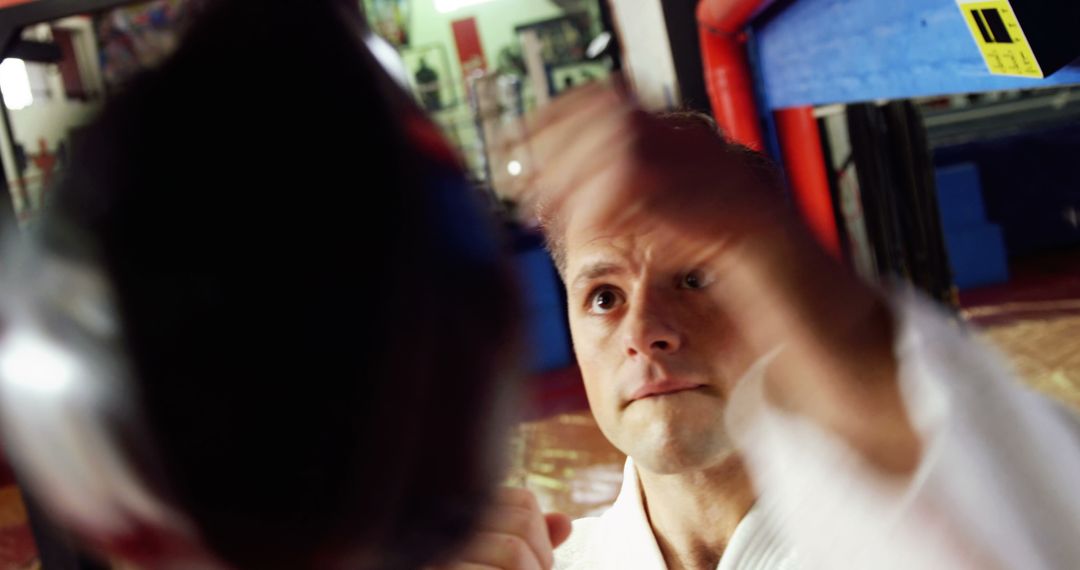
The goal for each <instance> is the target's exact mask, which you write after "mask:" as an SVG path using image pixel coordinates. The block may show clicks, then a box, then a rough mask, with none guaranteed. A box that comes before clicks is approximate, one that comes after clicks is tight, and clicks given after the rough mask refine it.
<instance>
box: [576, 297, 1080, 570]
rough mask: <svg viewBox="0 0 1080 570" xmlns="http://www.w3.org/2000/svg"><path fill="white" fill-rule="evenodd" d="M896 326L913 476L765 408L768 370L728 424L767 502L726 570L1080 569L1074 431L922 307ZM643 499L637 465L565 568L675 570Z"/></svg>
mask: <svg viewBox="0 0 1080 570" xmlns="http://www.w3.org/2000/svg"><path fill="white" fill-rule="evenodd" d="M894 313H895V316H896V319H897V324H898V328H897V333H898V334H897V341H896V349H895V350H896V355H897V358H898V362H899V379H900V387H901V392H902V394H903V397H904V401H905V405H906V406H907V410H908V413H909V415H910V417H911V419H912V422H913V424H914V425H915V428H916V429H917V431H918V432H919V434H920V436H921V437H922V439H923V445H924V452H923V457H922V458H921V460H920V464H919V467H918V468H917V470H916V472H915V473H914V475H913V476H911V477H909V478H905V479H903V480H893V479H890V478H888V477H886V476H883V475H882V474H881V473H880V472H878V471H876V470H874V469H873V468H872V467H871V466H869V465H867V464H865V463H863V462H862V460H861V458H860V457H858V456H857V455H856V454H855V453H854V452H853V451H852V450H850V449H848V448H847V447H846V446H845V445H844V444H843V442H841V441H838V440H837V439H836V438H835V437H834V436H832V435H831V434H830V433H826V432H825V431H823V430H822V429H820V428H819V427H818V426H817V425H815V424H813V423H811V422H809V421H807V420H805V419H803V418H801V417H796V416H792V415H789V414H785V413H783V412H780V411H778V410H777V409H775V408H772V407H770V406H769V405H768V403H767V402H766V400H765V399H764V395H763V391H762V387H763V374H762V372H763V371H764V368H765V366H767V362H766V361H764V360H763V361H762V362H759V363H758V364H757V365H755V366H754V367H753V368H752V369H751V370H750V371H749V372H748V373H747V376H746V377H745V378H744V379H743V380H742V381H741V382H740V383H739V386H738V388H737V389H736V390H735V392H734V393H733V394H732V397H731V401H730V402H729V404H728V410H727V423H728V428H729V431H730V432H731V435H732V436H733V437H734V439H735V441H736V442H737V444H738V446H739V448H740V450H741V452H742V453H743V455H744V457H745V459H746V461H747V465H748V467H749V470H750V474H751V477H752V478H753V480H754V485H755V487H756V488H758V489H760V490H761V498H760V499H759V501H758V504H757V505H755V507H754V509H753V510H752V511H751V512H750V514H748V515H747V516H746V518H744V519H743V521H742V522H741V523H740V524H739V526H738V527H737V529H736V532H735V535H734V536H733V537H732V540H731V543H730V545H729V546H728V549H727V551H726V552H725V553H724V556H723V558H722V559H721V561H720V567H719V568H720V570H742V569H751V568H753V569H758V568H761V569H764V568H775V569H789V568H827V569H834V568H839V569H844V568H852V569H866V568H873V569H875V570H876V569H891V568H897V569H901V568H902V569H913V568H916V569H920V570H922V569H938V568H941V569H949V570H956V569H969V568H970V569H976V568H978V569H998V568H1001V569H1004V568H1010V569H1019V570H1038V569H1069V568H1080V423H1078V422H1077V419H1076V418H1075V417H1073V416H1071V415H1070V414H1069V413H1068V412H1066V411H1064V410H1063V409H1062V408H1059V407H1058V406H1056V405H1055V404H1053V403H1052V402H1050V401H1048V400H1046V399H1044V398H1042V397H1040V396H1038V395H1036V394H1034V393H1032V392H1030V391H1028V390H1026V389H1024V388H1023V387H1021V386H1020V385H1019V384H1018V383H1016V382H1015V380H1014V379H1013V377H1012V376H1011V374H1010V373H1009V372H1008V370H1009V368H1008V367H1007V366H1006V365H1005V364H1004V363H1003V362H1002V361H1001V360H1000V359H999V357H998V356H997V355H995V354H994V353H993V352H992V351H990V350H988V349H986V348H985V347H983V346H981V345H979V344H978V343H977V342H975V341H973V340H971V339H970V338H968V337H967V336H966V334H965V332H964V331H963V330H962V329H961V328H960V327H959V326H957V325H954V324H952V323H950V322H949V321H948V320H947V319H946V318H944V317H943V316H942V315H940V314H938V313H937V311H936V310H935V309H933V308H932V307H930V306H929V304H928V303H926V302H925V301H922V300H920V299H918V298H917V297H916V296H915V295H913V294H904V295H899V296H897V297H896V298H895V300H894ZM639 485H640V484H639V482H638V480H637V477H636V474H635V472H634V470H633V467H632V463H630V462H628V463H627V469H626V481H625V482H624V485H623V488H622V491H621V492H620V494H619V498H618V500H617V501H616V503H615V505H614V506H613V507H612V508H611V509H610V510H609V511H608V512H607V513H605V514H604V515H603V516H601V517H599V518H596V519H585V520H581V521H577V522H576V523H575V525H574V534H573V535H571V538H570V540H568V541H567V543H566V545H565V546H563V547H561V548H560V549H559V550H557V551H556V558H557V563H556V568H560V569H563V568H593V569H605V568H612V569H614V568H620V569H631V570H633V569H657V570H659V569H663V568H665V566H664V562H663V559H662V557H661V555H660V551H659V548H658V547H657V546H656V541H655V539H654V538H653V536H652V533H651V530H650V527H649V523H648V518H647V515H646V513H645V510H644V506H643V505H642V502H641V490H640V486H639ZM766 521H767V523H768V524H766Z"/></svg>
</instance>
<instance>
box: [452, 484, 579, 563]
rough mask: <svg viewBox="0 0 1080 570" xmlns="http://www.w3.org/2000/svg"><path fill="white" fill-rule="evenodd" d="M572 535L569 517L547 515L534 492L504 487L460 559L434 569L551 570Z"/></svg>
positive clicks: (554, 514)
mask: <svg viewBox="0 0 1080 570" xmlns="http://www.w3.org/2000/svg"><path fill="white" fill-rule="evenodd" d="M569 536H570V519H569V518H568V517H567V516H566V515H563V514H556V513H551V514H547V515H545V514H544V513H542V512H541V511H540V505H539V504H538V503H537V502H536V497H535V496H533V494H532V493H530V492H529V491H526V490H525V489H518V488H513V487H503V488H502V489H500V490H499V492H498V494H497V496H496V500H495V504H494V505H492V507H491V509H490V510H489V511H488V513H487V515H485V516H484V518H483V520H481V521H480V525H479V527H478V529H477V531H476V534H475V535H473V537H472V539H471V540H469V542H468V543H467V544H466V545H465V547H464V548H463V549H462V551H461V553H460V554H459V555H458V557H457V558H456V559H455V560H453V561H451V562H450V563H448V564H446V565H443V566H438V567H437V568H435V569H432V570H493V569H500V570H548V569H550V568H551V567H552V566H553V565H554V563H555V557H554V552H553V551H554V549H555V547H557V546H559V545H560V544H562V543H563V542H564V541H565V540H566V539H567V538H568V537H569Z"/></svg>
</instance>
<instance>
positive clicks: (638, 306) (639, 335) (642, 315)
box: [626, 293, 682, 356]
mask: <svg viewBox="0 0 1080 570" xmlns="http://www.w3.org/2000/svg"><path fill="white" fill-rule="evenodd" d="M661 297H662V296H660V295H656V294H650V293H644V294H639V295H636V298H635V299H633V300H631V307H630V312H629V314H628V315H627V318H628V321H629V322H627V334H626V353H627V355H629V356H638V355H645V356H656V355H659V354H665V353H672V352H675V351H677V350H679V348H680V347H681V346H682V337H681V335H680V334H679V332H678V331H677V330H676V329H675V328H674V327H673V326H671V322H670V319H671V317H672V316H673V315H671V314H670V311H668V310H666V309H665V304H664V302H663V300H662V298H661Z"/></svg>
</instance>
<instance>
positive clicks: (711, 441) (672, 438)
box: [620, 425, 735, 475]
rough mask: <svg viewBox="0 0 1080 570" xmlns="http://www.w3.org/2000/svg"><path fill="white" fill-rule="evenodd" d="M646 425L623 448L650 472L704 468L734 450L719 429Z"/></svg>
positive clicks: (676, 471)
mask: <svg viewBox="0 0 1080 570" xmlns="http://www.w3.org/2000/svg"><path fill="white" fill-rule="evenodd" d="M650 427H651V428H652V429H649V430H646V431H645V432H644V433H639V434H637V437H632V438H630V440H629V441H628V445H626V446H625V447H626V449H623V451H624V452H625V453H626V454H627V455H629V456H630V457H632V458H633V459H634V463H635V464H637V465H640V466H641V467H642V468H643V469H646V470H648V471H650V472H652V473H656V474H659V475H667V474H671V475H673V474H677V473H688V472H692V471H697V470H703V469H708V468H710V467H713V466H715V465H717V464H718V463H721V462H723V461H724V460H725V459H727V458H728V457H730V456H731V455H732V454H734V453H735V447H734V445H733V444H732V443H731V440H730V439H729V438H728V436H727V434H726V433H724V432H723V431H721V430H702V431H698V432H691V433H686V432H683V431H680V430H679V429H677V428H676V429H663V427H662V426H657V425H654V426H650ZM620 447H622V446H620Z"/></svg>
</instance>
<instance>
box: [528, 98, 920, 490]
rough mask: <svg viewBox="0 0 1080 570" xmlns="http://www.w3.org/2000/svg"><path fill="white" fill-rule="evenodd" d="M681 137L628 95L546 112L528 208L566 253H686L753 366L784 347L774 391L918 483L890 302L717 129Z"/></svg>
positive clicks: (537, 128) (532, 137)
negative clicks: (603, 244) (667, 242)
mask: <svg viewBox="0 0 1080 570" xmlns="http://www.w3.org/2000/svg"><path fill="white" fill-rule="evenodd" d="M683 122H684V123H687V124H683V125H680V124H673V123H672V122H671V121H665V120H662V119H659V118H657V117H655V116H651V115H648V114H647V113H645V112H643V111H641V110H640V109H638V108H637V107H636V106H635V105H634V104H633V102H632V101H631V100H630V99H629V98H628V97H627V96H625V95H624V94H622V93H621V92H620V91H618V90H616V89H611V88H609V87H605V86H589V87H585V88H583V89H580V90H577V91H575V92H571V93H570V94H568V95H566V96H564V97H562V98H560V99H558V100H557V101H555V102H554V103H553V104H551V105H549V106H548V107H546V108H544V109H543V110H542V111H541V112H540V113H539V114H538V115H537V117H535V118H534V119H533V120H532V122H531V124H530V125H529V129H528V130H529V137H528V139H527V140H525V141H522V144H523V146H525V147H527V152H528V154H529V155H530V156H531V162H532V170H533V172H530V173H527V174H529V175H530V184H528V185H527V190H526V192H525V194H524V195H522V196H520V197H519V200H521V201H522V202H523V203H525V204H526V205H528V206H530V207H531V208H533V209H534V211H535V212H536V213H537V216H538V217H539V218H540V219H541V221H542V222H543V223H545V224H546V225H547V229H548V232H549V234H550V235H554V236H555V237H556V238H557V239H563V240H564V241H574V240H575V238H576V239H577V241H579V242H582V243H584V241H583V240H587V239H590V238H592V237H598V236H611V235H621V234H630V235H633V234H638V235H640V234H643V233H645V232H649V231H652V230H654V229H656V228H663V229H665V230H666V231H669V232H674V233H675V235H677V236H678V239H676V240H672V247H671V248H670V250H666V251H665V256H670V257H672V258H674V259H677V260H678V261H679V262H681V263H685V264H686V265H687V266H688V267H693V266H698V265H703V264H707V265H709V266H710V267H713V268H715V270H716V273H717V275H718V278H717V283H716V286H715V287H711V288H710V290H711V291H713V294H715V295H717V296H718V298H719V300H720V304H721V306H722V307H724V310H725V312H726V313H727V314H728V316H729V317H730V318H731V320H732V322H733V323H734V325H735V327H736V328H737V332H738V336H739V338H741V339H743V340H745V342H746V344H747V347H748V350H749V351H750V353H751V354H748V355H746V356H747V357H748V358H746V359H745V361H747V362H749V361H752V360H753V359H755V358H757V357H760V356H762V355H764V354H766V353H768V352H770V351H771V350H773V349H774V348H775V347H778V346H783V347H784V351H783V352H782V354H781V356H780V357H779V358H778V359H777V360H776V361H774V362H773V364H772V365H771V366H770V369H769V375H768V378H767V383H766V389H767V393H768V395H769V397H770V400H771V401H772V402H773V403H774V404H775V405H777V406H780V407H782V408H784V409H787V410H789V411H793V412H797V413H801V414H803V415H806V416H808V417H810V418H811V419H814V420H816V421H817V422H818V423H819V424H821V425H823V426H824V427H826V428H828V429H831V430H832V431H834V432H835V433H837V434H838V435H840V436H842V437H844V438H845V439H847V441H848V443H849V444H850V445H852V446H853V447H854V448H855V449H856V450H858V451H860V452H862V453H863V454H864V456H865V457H866V458H867V459H868V460H870V461H871V462H872V463H874V464H876V465H878V466H879V467H881V468H882V469H885V470H887V471H891V472H908V471H909V470H910V469H912V468H913V467H914V465H915V464H916V462H917V458H918V439H917V437H916V436H915V433H914V431H913V429H912V428H911V426H910V423H909V422H908V420H907V416H906V413H905V412H904V409H903V404H902V401H901V399H900V394H899V389H898V387H897V382H896V363H895V361H894V358H893V353H892V342H893V339H892V321H891V314H890V312H889V310H888V309H887V306H886V304H885V302H884V300H883V299H882V298H881V296H880V295H879V294H878V293H877V292H876V291H875V290H874V289H873V288H871V287H869V286H868V285H866V284H864V283H863V282H861V281H860V280H859V279H858V278H856V277H855V276H854V275H852V274H851V273H850V272H849V271H847V270H846V269H845V268H843V267H841V266H840V265H839V264H837V263H836V262H835V260H833V259H832V258H830V257H829V256H828V255H827V254H826V253H824V252H823V251H822V250H821V249H820V248H819V247H818V246H817V244H816V242H815V240H814V238H813V237H812V236H811V235H810V234H809V232H807V231H806V230H805V228H804V227H803V225H802V223H801V222H800V221H799V220H798V218H797V217H796V216H795V215H794V214H793V213H792V212H791V211H790V209H789V207H788V205H787V202H786V200H785V199H784V197H783V196H782V195H781V194H780V193H779V192H778V191H777V190H776V189H775V188H773V187H771V186H770V185H769V184H767V183H765V182H764V180H765V178H764V177H763V175H762V171H761V170H756V169H755V168H754V167H753V166H750V165H751V164H752V163H753V161H754V160H756V159H753V158H749V160H748V156H747V155H746V154H745V153H742V151H738V150H733V149H732V148H731V147H730V146H729V145H727V143H726V142H725V141H724V140H723V139H722V138H721V137H720V136H719V135H718V134H717V133H715V132H713V131H712V130H711V129H709V128H708V127H707V126H706V125H705V124H704V123H702V124H700V125H693V124H690V123H689V122H686V121H683Z"/></svg>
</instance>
